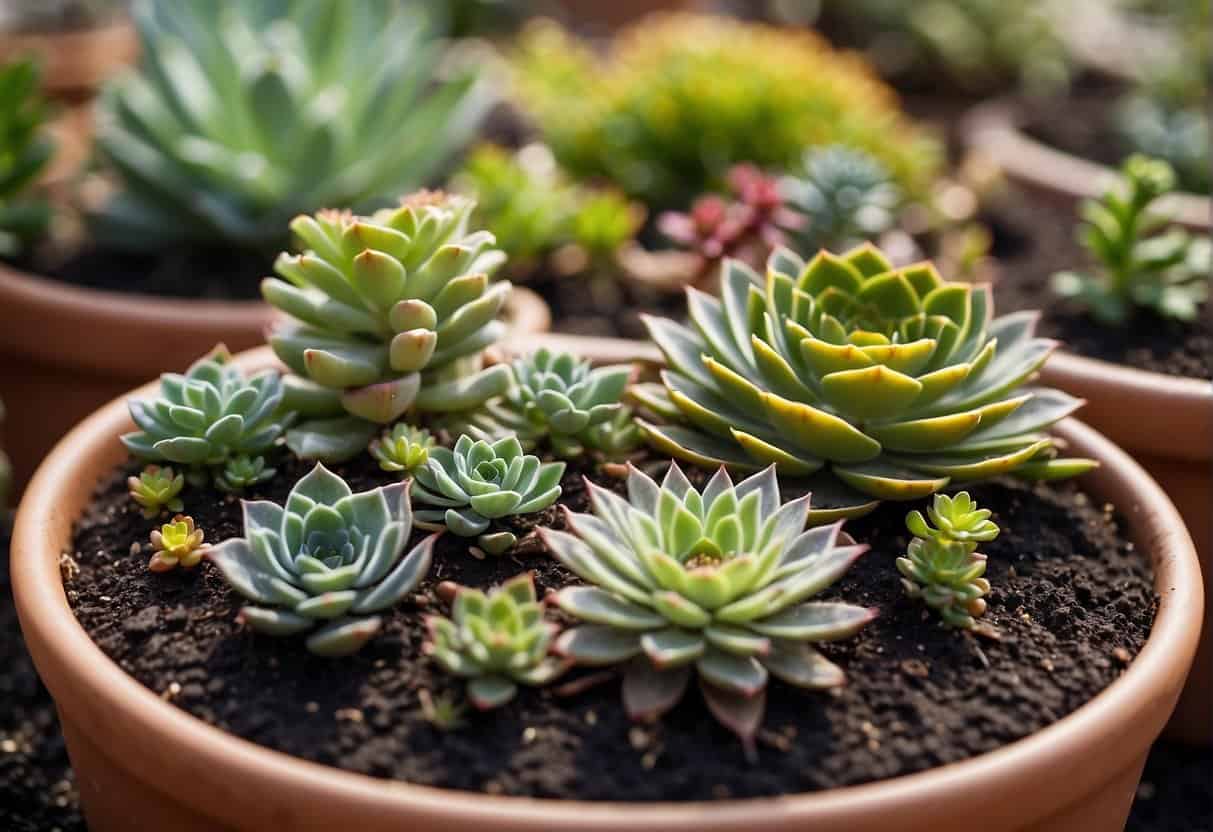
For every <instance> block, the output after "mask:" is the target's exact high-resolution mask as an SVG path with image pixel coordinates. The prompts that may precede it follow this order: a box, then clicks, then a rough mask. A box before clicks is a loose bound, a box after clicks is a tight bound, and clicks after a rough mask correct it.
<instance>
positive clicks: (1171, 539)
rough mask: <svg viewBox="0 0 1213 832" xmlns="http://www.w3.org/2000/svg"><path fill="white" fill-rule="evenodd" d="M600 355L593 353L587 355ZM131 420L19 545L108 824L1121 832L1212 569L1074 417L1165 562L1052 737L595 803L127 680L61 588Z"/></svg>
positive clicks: (1172, 518)
mask: <svg viewBox="0 0 1213 832" xmlns="http://www.w3.org/2000/svg"><path fill="white" fill-rule="evenodd" d="M599 345H601V342H583V343H582V346H584V347H585V353H586V354H587V355H588V356H589V357H595V355H594V352H593V350H594V349H595V347H596V346H599ZM605 346H607V347H609V349H610V350H613V351H616V352H617V351H618V350H621V349H622V348H623V347H622V346H621V345H609V344H608V345H605ZM598 357H602V356H598ZM610 357H611V358H612V359H613V358H614V355H611V356H610ZM271 360H272V359H271V356H270V355H269V353H268V351H266V350H264V349H261V350H257V351H254V352H250V353H247V354H245V355H244V356H242V358H241V361H242V363H243V364H244V365H245V366H246V368H250V369H251V368H254V367H261V366H265V365H267V364H268V363H270V362H271ZM151 393H152V390H151V388H145V389H143V390H140V391H137V392H136V394H139V395H149V394H151ZM127 429H129V421H128V417H127V415H126V403H125V400H120V401H115V402H112V403H111V404H109V405H107V406H106V407H105V408H103V409H102V410H100V411H99V412H97V413H96V414H94V415H93V416H92V417H90V418H89V419H88V420H86V421H85V422H84V423H82V424H81V425H80V426H79V427H77V428H76V429H75V430H74V431H73V432H72V433H71V434H70V435H69V436H68V437H67V438H66V439H64V441H63V442H62V443H61V444H60V445H59V447H57V448H56V449H55V451H54V452H53V453H52V454H51V455H50V456H49V457H48V458H47V460H46V462H45V463H43V465H42V467H41V469H40V470H39V472H38V474H37V476H36V478H35V479H34V482H33V483H32V484H31V486H30V489H29V491H28V492H27V494H26V497H25V500H24V502H23V503H22V506H21V509H20V512H19V514H18V518H17V524H16V529H15V534H14V537H13V543H12V575H13V584H14V591H15V597H16V602H17V608H18V612H19V614H20V617H21V625H22V629H23V631H24V633H25V637H26V641H27V643H28V646H29V649H30V652H31V653H32V655H33V657H34V661H35V663H36V664H37V667H38V671H39V673H40V674H41V675H42V678H43V680H44V681H45V682H46V684H47V687H48V688H49V689H50V691H51V694H52V695H53V696H54V697H55V700H56V703H57V706H58V709H59V714H60V716H61V718H62V721H63V729H64V734H65V736H66V738H67V743H68V750H69V753H70V755H71V758H72V762H73V765H74V766H75V769H76V776H77V783H78V785H79V788H80V792H81V798H82V802H83V804H84V808H85V813H86V815H87V818H88V821H89V825H90V828H91V829H92V830H93V832H119V830H122V831H123V832H125V830H129V829H164V830H167V829H172V830H174V832H203V830H229V831H230V830H250V831H251V830H258V831H259V832H260V831H261V830H268V829H273V830H275V832H331V830H332V829H358V830H360V832H388V830H393V832H395V830H400V829H409V830H413V832H438V830H442V832H486V830H491V832H551V830H561V832H577V831H584V832H635V830H638V829H643V830H649V829H661V830H663V831H664V832H692V831H693V832H743V831H744V832H791V830H802V829H814V830H821V831H822V832H829V830H847V832H887V830H890V829H897V830H900V832H926V830H931V832H951V830H956V832H961V830H964V831H965V832H967V830H969V829H971V828H972V827H973V825H974V823H980V824H981V826H982V827H983V829H985V830H987V832H1012V830H1014V831H1015V832H1075V830H1084V832H1113V831H1114V830H1115V831H1116V832H1119V830H1122V829H1123V827H1124V822H1125V818H1126V816H1127V814H1128V810H1129V806H1130V804H1131V802H1132V800H1133V796H1134V791H1135V789H1136V786H1137V782H1138V779H1139V777H1140V774H1141V767H1142V764H1143V762H1144V760H1145V756H1146V753H1147V751H1148V749H1149V746H1150V744H1151V742H1153V740H1154V738H1155V737H1156V735H1157V734H1158V732H1159V731H1160V730H1161V728H1162V726H1163V723H1164V722H1165V721H1166V719H1167V716H1168V715H1169V714H1170V712H1171V708H1172V706H1173V705H1174V702H1175V698H1176V697H1177V695H1178V693H1179V690H1180V687H1181V685H1182V682H1183V679H1184V677H1185V675H1186V674H1187V671H1188V667H1189V664H1190V663H1191V660H1192V655H1193V652H1194V651H1195V647H1196V639H1197V633H1196V630H1195V628H1194V627H1193V626H1192V617H1193V616H1199V614H1200V610H1201V606H1202V603H1203V599H1202V592H1201V585H1200V576H1199V572H1198V567H1197V564H1196V556H1195V553H1194V552H1193V549H1192V542H1191V539H1190V538H1189V537H1188V535H1187V532H1186V530H1185V529H1184V526H1183V523H1182V522H1181V521H1180V519H1179V516H1178V514H1177V513H1176V511H1175V508H1174V506H1172V505H1171V503H1170V502H1169V501H1168V499H1167V497H1166V495H1165V494H1164V493H1163V492H1162V491H1161V490H1160V489H1159V488H1158V486H1157V485H1155V483H1154V482H1153V481H1152V480H1151V479H1150V478H1149V477H1148V476H1147V475H1146V474H1145V472H1143V471H1142V470H1141V468H1140V467H1139V466H1138V465H1137V464H1136V463H1134V462H1133V460H1132V459H1130V458H1129V457H1128V456H1127V455H1126V454H1125V453H1124V452H1123V451H1121V450H1119V449H1118V448H1116V447H1115V446H1114V445H1112V444H1111V443H1110V442H1108V441H1107V440H1106V439H1104V438H1103V437H1101V436H1100V435H1099V434H1097V433H1095V432H1094V431H1093V430H1091V429H1090V428H1087V427H1085V426H1083V425H1081V424H1079V423H1077V422H1074V421H1072V420H1068V421H1067V422H1065V423H1064V424H1063V425H1061V426H1060V433H1061V434H1062V435H1063V436H1064V437H1065V438H1066V439H1068V440H1069V441H1070V442H1071V444H1072V445H1073V447H1074V450H1075V451H1076V452H1078V453H1082V454H1088V455H1091V456H1094V457H1096V458H1098V459H1100V460H1101V461H1102V462H1103V467H1102V468H1101V469H1100V470H1099V471H1097V472H1096V473H1094V474H1093V475H1091V476H1090V477H1089V479H1088V481H1087V486H1088V488H1089V491H1090V493H1091V494H1092V496H1094V497H1095V498H1096V499H1100V500H1109V501H1111V502H1113V503H1115V504H1116V505H1117V506H1118V507H1119V508H1120V509H1121V510H1122V511H1123V512H1125V515H1126V517H1127V520H1128V533H1129V535H1130V536H1131V538H1132V539H1133V541H1134V542H1135V543H1136V545H1137V547H1138V551H1140V552H1141V553H1142V556H1143V557H1149V558H1151V561H1152V563H1153V565H1154V569H1155V575H1156V577H1155V587H1156V589H1157V592H1158V594H1159V597H1160V606H1159V611H1158V616H1157V618H1156V620H1155V624H1154V629H1153V632H1152V633H1151V635H1150V638H1149V640H1148V641H1147V643H1146V645H1145V646H1144V648H1143V649H1142V651H1141V653H1140V654H1139V655H1138V657H1137V658H1136V659H1135V660H1134V661H1133V662H1132V663H1131V664H1130V666H1129V667H1128V669H1127V670H1126V671H1125V673H1124V675H1123V676H1122V677H1121V678H1120V679H1118V680H1117V681H1116V682H1114V683H1113V684H1112V685H1111V686H1110V687H1109V688H1108V689H1107V690H1106V691H1104V692H1103V693H1101V694H1100V695H1099V696H1098V697H1096V698H1095V699H1094V700H1092V701H1091V702H1090V703H1088V704H1087V705H1085V706H1083V707H1082V708H1080V709H1079V710H1078V711H1076V712H1075V713H1073V714H1071V715H1070V716H1068V717H1066V718H1065V719H1063V720H1061V721H1059V722H1058V723H1056V724H1054V725H1052V726H1050V727H1049V728H1047V729H1045V730H1043V731H1041V732H1039V733H1037V734H1035V735H1033V736H1031V737H1029V738H1027V739H1025V740H1022V741H1020V742H1017V743H1014V744H1012V745H1009V746H1007V747H1005V748H1002V749H1000V750H998V751H996V752H993V753H990V754H986V755H982V756H980V757H977V758H975V759H972V760H969V761H966V762H962V763H958V764H955V765H949V766H945V767H943V768H939V769H936V770H933V771H929V772H924V773H921V774H916V775H913V776H909V777H904V778H898V779H895V780H890V781H887V782H884V783H875V784H871V785H866V786H859V787H855V788H848V789H841V790H837V791H832V792H828V793H823V794H818V795H801V796H792V797H785V798H778V799H766V800H750V801H721V802H716V803H689V804H657V805H650V804H601V803H600V804H592V803H577V802H568V801H550V800H523V799H510V798H500V797H489V796H485V795H479V794H471V793H466V792H452V791H444V790H439V789H433V788H425V787H420V786H412V785H408V784H406V783H399V782H388V781H383V780H375V779H372V778H369V777H364V776H360V775H354V774H349V773H346V772H341V771H338V770H334V769H330V768H326V767H323V766H319V765H316V764H314V763H308V762H304V761H301V760H298V759H295V758H292V757H289V756H286V755H284V754H280V753H278V752H274V751H269V750H267V749H264V748H260V747H258V746H256V745H253V744H251V743H248V742H246V741H244V740H240V739H237V738H235V737H232V736H230V735H228V734H225V733H223V732H222V731H219V730H216V729H215V728H213V727H211V726H208V725H206V724H205V723H203V722H202V721H200V720H197V719H195V718H193V717H191V716H188V715H186V714H185V713H183V712H182V711H180V710H178V709H177V708H175V707H173V706H172V705H170V704H168V703H166V702H164V701H162V700H161V699H160V698H159V697H158V696H156V695H155V694H154V693H152V692H151V691H149V690H147V689H146V688H144V687H143V686H142V685H140V684H139V683H138V682H136V681H135V680H134V679H132V678H130V677H129V676H127V675H126V674H125V673H124V672H123V671H122V669H121V668H119V667H118V666H117V665H116V664H114V663H113V662H111V661H110V660H109V659H108V658H106V656H105V655H104V654H103V653H102V652H101V651H100V650H99V649H98V648H97V646H96V645H95V644H93V642H92V641H91V640H90V639H89V638H88V636H87V634H86V633H85V632H84V631H83V629H81V627H80V625H79V624H78V623H77V621H76V619H75V617H74V616H73V615H72V612H71V610H70V608H69V607H68V605H67V602H66V598H65V596H64V591H63V586H62V581H61V577H60V565H59V564H60V553H61V552H63V551H65V550H68V549H70V539H71V529H72V524H73V522H74V520H75V518H77V517H78V516H79V515H80V513H81V511H82V510H83V508H84V507H85V506H86V505H87V504H88V502H89V499H90V494H91V492H92V490H93V488H94V486H95V484H96V482H97V479H98V478H99V477H100V476H102V475H103V474H105V473H106V472H108V471H109V470H110V468H111V466H113V465H114V464H116V463H118V462H119V461H120V460H121V459H122V458H123V456H124V451H123V449H122V447H121V446H120V444H119V443H118V442H117V441H116V437H117V435H118V434H119V433H121V432H122V431H124V430H127Z"/></svg>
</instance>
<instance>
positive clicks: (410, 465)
mask: <svg viewBox="0 0 1213 832" xmlns="http://www.w3.org/2000/svg"><path fill="white" fill-rule="evenodd" d="M432 447H434V437H433V436H431V435H430V432H429V431H428V430H425V429H424V428H415V427H413V426H412V425H406V424H404V423H403V422H401V423H400V424H397V425H393V426H392V429H391V430H390V431H384V433H383V435H382V436H380V437H379V438H378V439H373V440H371V445H370V448H369V450H370V452H371V456H372V457H374V458H375V460H376V461H377V462H378V463H379V467H380V468H382V469H383V470H384V471H391V472H392V473H402V474H404V475H405V476H412V474H413V472H414V471H416V470H417V469H418V468H420V467H421V466H422V465H424V464H425V462H426V460H427V459H429V458H430V448H432Z"/></svg>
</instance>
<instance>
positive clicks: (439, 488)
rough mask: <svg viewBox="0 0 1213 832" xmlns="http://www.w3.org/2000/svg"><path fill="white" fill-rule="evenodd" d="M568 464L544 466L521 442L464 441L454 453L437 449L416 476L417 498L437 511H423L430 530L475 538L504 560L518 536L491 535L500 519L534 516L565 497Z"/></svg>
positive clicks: (422, 517)
mask: <svg viewBox="0 0 1213 832" xmlns="http://www.w3.org/2000/svg"><path fill="white" fill-rule="evenodd" d="M562 476H564V463H563V462H540V461H539V457H536V456H531V455H529V454H526V453H525V452H523V450H522V445H521V444H520V443H519V441H518V439H517V437H514V436H508V437H506V438H504V439H499V440H497V441H496V442H492V443H489V442H485V441H484V440H473V439H472V438H471V437H470V436H467V435H464V436H460V437H459V439H458V441H456V443H455V447H454V449H451V448H433V449H431V450H430V456H429V459H428V460H427V461H426V463H425V465H423V466H422V467H420V468H418V469H417V470H416V471H414V472H413V477H414V480H415V482H414V485H413V499H414V500H415V501H416V502H418V503H422V504H424V505H429V506H436V507H437V508H434V509H425V510H422V511H418V512H417V520H418V521H419V523H425V524H428V525H426V526H424V527H425V528H430V527H438V526H439V525H441V526H445V527H446V528H447V529H448V530H449V531H451V532H453V533H454V534H457V535H459V536H460V537H475V538H476V543H477V545H478V546H479V547H480V549H481V550H483V551H484V552H488V553H489V554H493V555H500V554H502V553H504V552H506V551H508V550H509V549H510V548H511V547H512V546H513V545H514V543H516V542H517V537H516V535H515V534H514V533H513V532H510V531H495V532H490V531H489V530H488V529H489V526H490V525H492V522H493V521H494V520H500V519H502V518H505V517H514V516H517V515H520V514H532V513H534V512H536V511H542V510H543V509H545V508H547V507H548V506H550V505H551V504H552V503H554V502H556V499H557V498H558V497H559V496H560V478H561V477H562Z"/></svg>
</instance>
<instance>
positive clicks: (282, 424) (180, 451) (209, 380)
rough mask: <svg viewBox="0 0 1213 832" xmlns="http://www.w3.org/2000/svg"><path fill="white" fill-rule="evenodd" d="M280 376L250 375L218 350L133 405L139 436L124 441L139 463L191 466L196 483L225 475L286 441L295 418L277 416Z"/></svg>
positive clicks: (170, 376) (164, 377) (164, 379)
mask: <svg viewBox="0 0 1213 832" xmlns="http://www.w3.org/2000/svg"><path fill="white" fill-rule="evenodd" d="M281 403H282V378H281V376H279V374H278V373H276V372H273V371H267V372H263V373H259V374H257V375H256V376H253V377H252V378H246V377H245V375H244V373H243V372H241V371H240V368H239V367H237V366H235V365H234V364H232V363H231V354H230V353H229V352H228V351H227V348H225V347H224V346H222V345H220V346H218V347H216V348H215V349H214V351H212V352H211V353H210V354H209V355H207V356H205V357H204V358H201V359H199V360H198V361H196V362H195V363H194V364H193V365H192V366H191V367H190V368H189V370H187V371H186V373H185V374H184V375H181V374H178V373H165V374H164V375H162V376H160V397H159V398H156V399H152V400H150V401H141V400H138V399H136V400H132V401H131V402H130V405H129V407H130V413H131V418H132V419H133V420H134V422H135V425H136V426H137V427H138V428H139V430H138V431H135V432H133V433H127V434H124V435H123V436H122V443H123V444H124V445H126V447H127V449H128V450H129V451H130V452H131V453H132V454H134V455H135V456H137V457H139V458H140V459H149V460H156V461H167V462H175V463H178V464H181V465H188V466H191V472H192V473H191V478H192V479H195V480H200V481H205V480H206V479H207V478H208V477H213V478H216V479H218V478H220V477H221V476H222V473H223V469H224V466H225V465H227V464H228V462H229V461H231V460H232V459H233V458H235V457H238V456H241V455H248V456H263V455H265V454H267V453H269V452H270V451H272V450H273V449H274V448H275V447H276V446H277V444H278V443H279V440H280V439H281V437H282V434H283V431H284V430H285V429H286V425H287V424H288V423H289V421H290V418H291V416H290V414H285V415H284V414H282V413H280V412H279V405H281Z"/></svg>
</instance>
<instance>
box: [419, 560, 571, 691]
mask: <svg viewBox="0 0 1213 832" xmlns="http://www.w3.org/2000/svg"><path fill="white" fill-rule="evenodd" d="M543 610H544V606H543V603H542V602H541V601H539V600H538V599H537V598H536V597H535V582H534V581H533V580H532V579H531V575H530V573H529V572H527V573H524V574H522V575H518V576H517V577H514V578H511V579H510V580H508V581H506V582H505V583H504V584H502V585H501V586H500V587H498V588H497V589H495V590H493V591H492V592H490V593H488V594H487V595H486V594H485V593H483V592H481V591H480V590H478V589H469V588H467V587H460V588H459V590H458V592H457V594H456V595H455V600H454V602H453V603H452V604H451V618H444V617H442V616H438V615H431V616H429V617H428V618H426V625H427V626H428V628H429V632H430V640H429V641H428V642H426V644H425V647H424V650H425V652H426V654H427V655H429V656H431V657H432V658H433V659H434V660H435V661H436V662H438V664H440V665H442V667H443V668H444V669H445V670H446V671H447V672H448V673H454V674H455V675H457V676H462V677H464V678H466V679H467V680H468V699H470V700H471V702H472V704H473V705H475V706H476V707H477V708H479V709H480V710H482V711H483V710H489V709H491V708H496V707H499V706H501V705H504V704H505V703H506V702H509V701H510V700H511V699H513V698H514V696H515V694H517V692H518V685H520V684H521V685H531V686H540V685H546V684H547V683H548V682H551V681H552V680H553V679H555V678H556V677H558V676H559V675H560V674H561V673H563V672H564V671H565V669H566V668H567V666H568V665H567V662H562V661H560V660H559V659H557V658H556V657H555V656H551V655H549V654H548V647H549V646H550V645H551V643H552V638H553V637H554V636H555V634H556V633H557V632H558V631H559V629H560V628H559V627H558V626H557V625H556V624H555V623H554V622H551V621H547V620H545V619H544V617H543Z"/></svg>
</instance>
